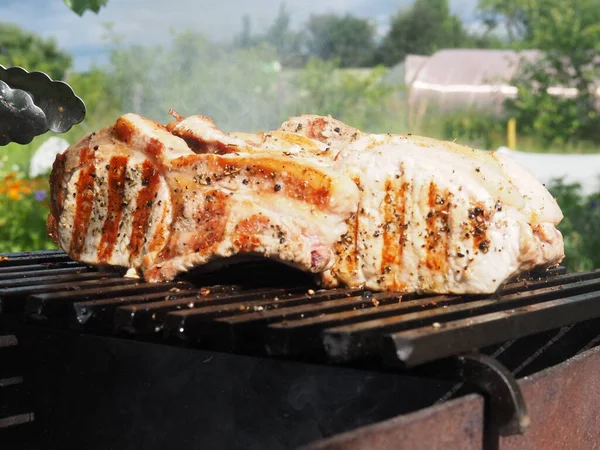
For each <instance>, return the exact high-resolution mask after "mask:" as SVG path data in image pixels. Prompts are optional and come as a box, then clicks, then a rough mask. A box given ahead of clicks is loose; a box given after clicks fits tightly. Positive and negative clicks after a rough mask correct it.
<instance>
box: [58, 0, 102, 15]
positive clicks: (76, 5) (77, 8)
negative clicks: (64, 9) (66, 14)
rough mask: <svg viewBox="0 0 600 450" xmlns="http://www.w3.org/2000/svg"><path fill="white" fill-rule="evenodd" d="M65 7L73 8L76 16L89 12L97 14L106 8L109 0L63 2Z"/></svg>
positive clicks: (68, 0)
mask: <svg viewBox="0 0 600 450" xmlns="http://www.w3.org/2000/svg"><path fill="white" fill-rule="evenodd" d="M63 1H64V2H65V5H67V6H68V7H69V8H71V9H72V10H73V11H74V12H75V13H76V14H78V15H80V16H82V15H83V13H85V12H86V11H87V10H90V11H93V12H95V13H96V14H98V12H99V11H100V8H102V7H103V6H106V4H107V3H108V0H63Z"/></svg>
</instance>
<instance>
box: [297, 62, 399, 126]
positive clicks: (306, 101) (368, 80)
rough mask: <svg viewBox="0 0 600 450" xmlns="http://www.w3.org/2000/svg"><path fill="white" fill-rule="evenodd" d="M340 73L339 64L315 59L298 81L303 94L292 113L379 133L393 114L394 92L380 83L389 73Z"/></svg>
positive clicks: (300, 94) (381, 71)
mask: <svg viewBox="0 0 600 450" xmlns="http://www.w3.org/2000/svg"><path fill="white" fill-rule="evenodd" d="M338 69H339V64H338V62H337V61H322V60H320V59H317V58H313V59H311V60H310V61H309V62H308V64H307V65H306V67H305V69H304V70H302V71H301V72H300V74H299V75H298V76H297V78H296V80H295V84H296V86H297V89H298V91H299V92H298V96H297V98H296V100H295V102H294V104H293V105H292V108H291V109H292V110H291V112H292V113H295V114H301V113H305V114H306V113H310V114H320V115H327V114H330V115H331V116H333V117H335V118H337V119H340V120H342V121H345V122H346V123H348V124H350V125H352V126H355V127H359V128H362V129H364V130H370V131H377V130H376V128H377V126H378V125H380V124H381V123H382V121H383V120H384V118H385V116H386V114H387V113H389V110H387V109H386V105H387V102H388V100H389V97H390V93H391V92H392V90H391V89H390V88H388V87H385V86H383V85H382V83H381V82H380V81H381V78H382V77H383V75H384V74H385V69H384V68H383V67H380V68H377V69H375V70H373V71H370V72H367V73H366V74H353V73H350V72H348V71H342V70H338ZM388 131H389V130H388Z"/></svg>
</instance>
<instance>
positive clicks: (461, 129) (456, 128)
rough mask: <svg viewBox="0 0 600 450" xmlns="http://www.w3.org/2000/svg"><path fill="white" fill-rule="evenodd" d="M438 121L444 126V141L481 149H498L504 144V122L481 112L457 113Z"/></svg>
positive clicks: (447, 115)
mask: <svg viewBox="0 0 600 450" xmlns="http://www.w3.org/2000/svg"><path fill="white" fill-rule="evenodd" d="M438 120H441V122H442V124H443V135H442V138H443V139H447V140H456V141H458V142H460V143H461V144H464V145H469V146H472V147H475V148H480V149H493V148H498V147H499V146H500V145H502V144H503V143H504V134H505V124H504V122H503V121H502V120H499V119H498V118H497V117H493V116H490V115H486V114H485V113H482V112H481V111H471V110H467V111H457V112H455V113H450V114H446V115H444V116H443V117H439V118H438Z"/></svg>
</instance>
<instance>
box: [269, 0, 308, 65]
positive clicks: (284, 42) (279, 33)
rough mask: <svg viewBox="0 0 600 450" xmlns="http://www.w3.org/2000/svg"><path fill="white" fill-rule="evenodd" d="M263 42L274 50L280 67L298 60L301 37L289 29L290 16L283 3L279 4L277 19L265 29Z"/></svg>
mask: <svg viewBox="0 0 600 450" xmlns="http://www.w3.org/2000/svg"><path fill="white" fill-rule="evenodd" d="M263 40H264V41H266V42H267V43H268V44H270V45H271V46H273V48H275V51H276V53H277V57H278V58H279V61H280V62H281V64H282V65H284V66H285V65H289V64H291V63H292V62H293V61H294V60H296V59H297V58H298V56H299V54H300V51H301V42H302V40H301V35H300V34H299V33H295V32H294V31H292V30H291V29H290V14H289V13H288V11H287V9H286V7H285V4H284V3H281V4H280V6H279V12H278V14H277V17H275V20H274V21H273V24H272V25H271V26H270V27H269V28H268V29H267V32H266V34H265V36H264V38H263Z"/></svg>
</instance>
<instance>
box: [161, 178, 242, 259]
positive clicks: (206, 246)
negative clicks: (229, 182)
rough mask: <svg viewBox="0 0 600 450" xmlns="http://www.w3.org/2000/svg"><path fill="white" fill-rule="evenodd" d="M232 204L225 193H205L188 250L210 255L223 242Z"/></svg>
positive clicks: (216, 191) (196, 216) (215, 191)
mask: <svg viewBox="0 0 600 450" xmlns="http://www.w3.org/2000/svg"><path fill="white" fill-rule="evenodd" d="M230 203H231V202H230V201H229V200H228V195H227V194H226V193H225V192H222V191H219V190H216V189H214V190H210V191H207V192H206V193H205V198H204V202H203V204H202V205H201V206H200V207H199V208H198V211H197V214H196V215H195V216H194V218H195V220H196V224H197V227H195V228H194V236H193V238H192V239H191V240H190V243H189V246H190V247H189V248H188V250H191V251H194V252H196V253H210V252H211V251H213V248H214V247H216V246H217V245H218V244H219V243H221V242H222V241H223V236H224V234H225V229H226V225H227V219H228V216H229V204H230ZM176 238H177V236H175V239H176ZM168 247H172V245H169V246H168Z"/></svg>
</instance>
